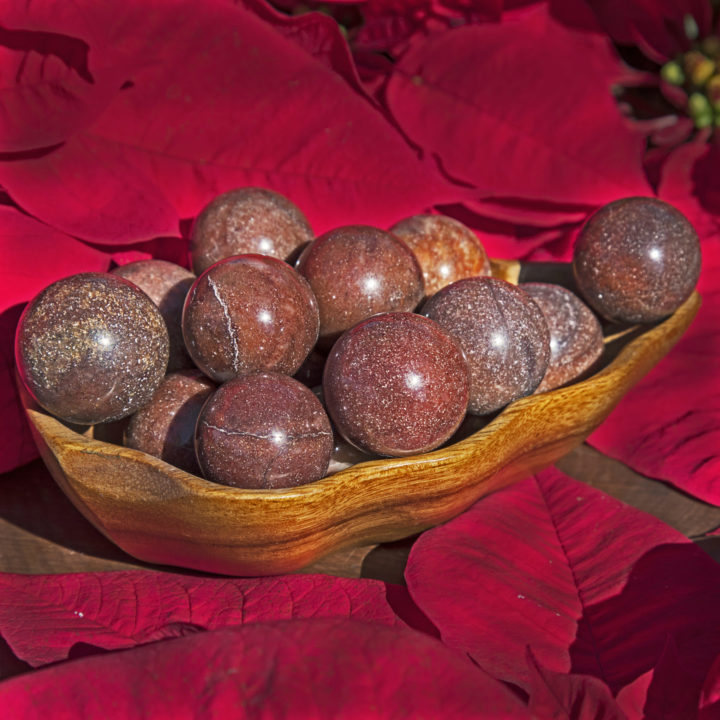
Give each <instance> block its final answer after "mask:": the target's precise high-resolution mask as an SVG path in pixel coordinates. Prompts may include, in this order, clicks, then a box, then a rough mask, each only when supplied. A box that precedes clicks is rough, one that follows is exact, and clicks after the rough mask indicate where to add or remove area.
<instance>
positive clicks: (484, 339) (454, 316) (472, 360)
mask: <svg viewBox="0 0 720 720" xmlns="http://www.w3.org/2000/svg"><path fill="white" fill-rule="evenodd" d="M422 312H423V315H426V316H427V317H429V318H432V319H433V320H435V321H436V322H437V323H438V324H439V325H440V327H442V328H443V329H444V330H445V331H446V332H448V333H450V334H451V335H452V336H453V337H455V338H456V339H457V341H458V342H459V343H460V346H461V347H462V349H463V351H464V352H465V357H466V359H467V362H468V367H469V368H470V377H471V382H470V401H469V403H468V412H470V413H472V414H473V415H485V414H487V413H491V412H493V411H495V410H498V409H500V408H501V407H503V406H505V405H507V404H508V403H510V402H512V401H513V400H517V399H518V398H520V397H524V396H525V395H530V394H531V393H532V392H533V391H534V390H535V388H537V387H538V385H540V382H541V381H542V379H543V376H544V375H545V371H546V370H547V366H548V361H549V359H550V333H549V332H548V327H547V323H546V322H545V318H544V316H543V314H542V311H541V310H540V308H539V307H538V306H537V305H536V304H535V303H534V302H533V301H532V300H531V299H530V296H529V295H528V294H527V293H525V292H523V291H522V290H520V289H519V288H518V287H516V286H515V285H511V284H510V283H508V282H505V281H504V280H498V279H497V278H490V277H480V278H466V279H465V280H458V282H456V283H453V284H452V285H448V286H447V287H446V288H443V289H442V290H440V291H439V292H438V293H437V294H435V295H433V297H431V298H430V299H429V300H428V301H427V302H426V303H425V305H424V307H423V310H422Z"/></svg>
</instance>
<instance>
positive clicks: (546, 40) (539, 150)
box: [387, 5, 650, 224]
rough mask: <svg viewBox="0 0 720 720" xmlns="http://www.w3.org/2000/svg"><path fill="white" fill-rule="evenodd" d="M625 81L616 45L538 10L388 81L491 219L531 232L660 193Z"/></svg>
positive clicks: (418, 60) (453, 44)
mask: <svg viewBox="0 0 720 720" xmlns="http://www.w3.org/2000/svg"><path fill="white" fill-rule="evenodd" d="M620 72H621V63H620V61H619V59H618V58H617V57H616V55H615V54H614V52H613V51H612V48H611V45H610V43H609V42H608V40H607V38H603V37H601V36H598V35H597V34H590V33H583V32H576V31H572V30H570V29H567V28H565V27H563V26H562V25H561V24H559V23H558V22H556V21H555V20H553V19H552V18H550V17H549V16H548V14H547V10H546V8H545V7H544V6H543V5H538V6H537V7H535V8H533V10H532V11H525V12H523V13H522V14H519V15H518V16H517V17H513V18H512V19H510V20H507V21H504V22H503V23H502V24H500V25H494V24H486V25H479V26H473V27H465V28H459V29H455V30H451V31H448V32H445V33H443V34H440V35H437V36H435V37H431V38H429V39H428V40H427V41H426V42H423V43H421V44H418V45H417V46H416V47H415V48H413V49H412V50H410V51H409V52H408V53H407V55H405V56H404V57H403V58H402V59H401V60H400V62H399V63H398V65H397V67H396V72H395V74H394V75H393V76H392V77H391V79H390V83H389V86H388V93H387V95H388V105H389V108H390V110H391V111H392V113H393V114H394V116H395V118H396V119H397V121H398V123H399V124H400V126H401V127H402V129H403V130H404V131H405V132H406V133H407V134H408V136H409V137H410V138H411V139H412V140H413V141H414V142H416V143H418V144H419V145H420V146H421V147H422V148H423V150H424V151H426V152H428V153H433V154H436V155H437V156H438V158H439V161H440V164H441V166H442V168H443V169H444V170H445V171H446V172H447V173H448V175H449V176H450V177H452V178H454V179H457V180H462V181H464V182H466V183H470V184H471V185H472V186H474V187H475V188H476V196H477V197H478V198H479V199H481V200H488V201H491V202H492V204H493V206H492V207H489V208H488V212H497V210H498V209H499V208H498V205H499V204H501V205H502V207H501V209H502V211H503V217H502V219H506V220H509V219H512V220H514V221H515V222H521V223H524V222H528V221H529V220H530V221H531V220H532V218H533V217H534V216H535V215H536V214H537V210H538V206H540V209H542V207H541V204H545V205H546V206H548V207H547V209H549V210H551V211H552V212H553V214H554V215H553V218H552V222H553V223H555V224H557V222H558V221H560V220H563V219H564V220H567V221H573V220H575V219H576V218H577V214H578V212H579V211H587V210H588V209H590V208H593V207H596V206H598V205H600V204H602V203H605V202H608V201H610V200H614V199H617V198H619V197H622V196H626V195H637V194H645V195H646V194H649V193H650V188H649V186H648V183H647V181H646V179H645V177H644V174H643V172H642V154H643V150H644V144H645V141H644V139H643V137H642V136H641V135H640V134H639V133H637V132H634V131H632V130H631V129H630V128H629V126H628V125H626V123H625V121H624V120H623V119H622V118H621V117H620V114H619V112H618V109H617V105H616V103H615V100H614V99H613V97H612V95H611V93H610V85H611V83H612V82H613V81H614V80H616V78H617V76H618V74H619V73H620ZM528 205H529V206H530V210H531V215H527V214H526V212H525V211H526V209H527V206H528ZM492 216H493V217H495V216H496V215H494V214H493V215H492Z"/></svg>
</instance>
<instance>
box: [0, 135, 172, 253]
mask: <svg viewBox="0 0 720 720" xmlns="http://www.w3.org/2000/svg"><path fill="white" fill-rule="evenodd" d="M91 133H92V128H90V129H88V130H87V131H86V132H83V133H78V134H77V135H75V136H74V137H73V138H71V139H70V140H68V142H66V143H65V144H64V145H63V146H62V147H60V148H57V149H56V150H53V151H51V152H48V153H45V154H43V155H42V156H40V157H33V158H28V159H26V160H13V161H12V162H5V163H0V182H2V183H3V185H4V186H5V187H6V188H7V190H8V192H9V193H10V195H11V196H12V198H13V200H15V202H16V203H17V204H18V205H20V206H21V207H22V208H23V209H24V210H27V211H28V212H30V213H32V214H33V215H34V216H35V217H37V218H39V219H40V220H42V221H43V222H46V223H49V224H50V225H53V226H54V227H57V228H59V229H61V230H62V231H63V232H67V233H70V234H72V235H76V236H78V237H81V238H83V239H84V240H90V241H92V242H97V243H108V244H113V245H114V244H119V243H131V242H137V241H141V240H150V239H151V238H153V237H155V236H156V235H176V234H177V233H178V222H179V219H178V216H177V213H176V211H175V210H174V208H173V207H172V206H171V204H170V202H169V201H168V200H167V198H166V197H165V196H164V194H163V193H162V191H161V190H160V189H159V188H158V186H157V185H156V184H155V183H154V181H153V180H152V179H151V178H149V177H148V176H147V175H146V174H145V173H144V172H143V171H142V170H139V169H138V168H136V167H135V166H134V165H133V164H132V163H131V162H129V161H128V160H127V159H126V157H125V154H124V152H123V150H122V148H120V147H119V146H117V145H115V144H114V143H108V142H106V141H104V140H102V139H99V138H96V137H93V136H92V134H91Z"/></svg>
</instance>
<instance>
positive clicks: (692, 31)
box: [683, 14, 700, 40]
mask: <svg viewBox="0 0 720 720" xmlns="http://www.w3.org/2000/svg"><path fill="white" fill-rule="evenodd" d="M683 27H684V29H685V37H687V39H688V40H697V38H698V35H699V34H700V28H699V27H698V24H697V22H696V20H695V18H694V17H693V16H692V15H690V14H688V15H685V17H684V18H683Z"/></svg>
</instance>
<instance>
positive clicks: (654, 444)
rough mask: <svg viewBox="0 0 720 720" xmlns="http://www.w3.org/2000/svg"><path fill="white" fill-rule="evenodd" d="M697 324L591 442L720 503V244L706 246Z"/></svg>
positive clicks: (642, 470) (642, 469)
mask: <svg viewBox="0 0 720 720" xmlns="http://www.w3.org/2000/svg"><path fill="white" fill-rule="evenodd" d="M702 251H703V265H702V271H701V274H700V281H699V284H698V290H699V291H700V294H701V295H702V297H703V305H702V307H701V308H700V312H699V313H698V315H697V317H696V318H695V321H694V322H693V324H692V325H691V326H690V328H689V330H688V331H687V332H686V334H685V336H684V337H683V338H682V339H681V340H680V342H679V343H678V344H677V345H676V346H675V348H674V349H673V351H672V352H671V353H670V354H669V355H668V356H667V357H666V358H665V359H664V360H662V362H660V363H659V364H658V365H657V367H655V368H654V369H653V370H652V372H651V373H650V374H649V375H647V376H646V377H645V379H644V380H643V381H642V382H641V383H639V384H638V385H636V386H635V387H634V388H633V389H632V390H630V392H628V393H627V395H625V397H624V398H623V399H622V400H621V402H620V404H619V405H618V406H617V408H616V409H615V410H614V411H613V413H612V414H611V415H610V416H609V417H608V419H607V420H606V421H605V422H604V423H603V424H602V425H601V426H600V427H599V428H598V429H597V430H596V431H595V432H594V433H593V434H592V435H591V436H590V438H589V442H590V443H591V444H592V445H594V446H595V447H596V448H598V449H599V450H601V451H602V452H603V453H605V454H607V455H610V456H612V457H614V458H617V459H619V460H622V461H623V462H624V463H625V464H626V465H629V466H630V467H631V468H633V469H634V470H636V471H637V472H640V473H642V474H643V475H648V476H650V477H653V478H657V479H659V480H664V481H666V482H670V483H672V484H673V485H675V486H676V487H678V488H680V489H682V490H684V491H685V492H688V493H690V494H691V495H694V496H695V497H699V498H701V499H702V500H705V501H706V502H710V503H714V504H715V505H720V483H719V482H718V477H719V476H720V373H718V358H719V357H720V286H719V285H718V282H717V278H718V274H719V273H720V239H710V240H706V241H705V242H703V244H702Z"/></svg>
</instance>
